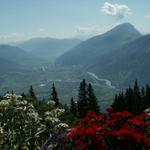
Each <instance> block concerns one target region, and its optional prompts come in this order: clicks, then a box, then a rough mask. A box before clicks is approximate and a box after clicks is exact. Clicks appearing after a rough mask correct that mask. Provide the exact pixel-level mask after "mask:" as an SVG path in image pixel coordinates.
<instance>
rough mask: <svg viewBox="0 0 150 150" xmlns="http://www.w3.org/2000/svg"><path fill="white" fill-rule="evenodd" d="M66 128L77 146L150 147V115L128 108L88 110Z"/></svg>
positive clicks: (103, 149)
mask: <svg viewBox="0 0 150 150" xmlns="http://www.w3.org/2000/svg"><path fill="white" fill-rule="evenodd" d="M78 121H79V124H80V125H78V126H75V127H72V128H70V129H68V133H67V135H68V138H69V140H71V141H73V142H74V145H75V149H76V150H107V149H111V150H116V149H118V150H126V149H128V150H136V149H150V115H148V114H144V113H143V114H140V115H133V114H131V113H129V112H127V111H124V112H116V113H113V112H111V113H109V114H98V115H97V114H96V113H94V112H88V113H87V115H86V116H85V117H84V118H81V119H79V120H78Z"/></svg>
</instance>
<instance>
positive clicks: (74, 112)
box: [70, 97, 77, 116]
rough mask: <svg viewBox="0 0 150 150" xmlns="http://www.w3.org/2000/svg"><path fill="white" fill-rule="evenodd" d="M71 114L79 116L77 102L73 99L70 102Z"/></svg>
mask: <svg viewBox="0 0 150 150" xmlns="http://www.w3.org/2000/svg"><path fill="white" fill-rule="evenodd" d="M70 112H71V113H72V114H73V115H74V116H76V114H77V105H76V103H75V101H74V100H73V97H72V98H71V100H70Z"/></svg>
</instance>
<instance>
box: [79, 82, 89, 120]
mask: <svg viewBox="0 0 150 150" xmlns="http://www.w3.org/2000/svg"><path fill="white" fill-rule="evenodd" d="M87 111H88V101H87V84H86V81H85V80H83V81H82V82H81V83H80V87H79V95H78V113H79V117H83V116H85V114H86V113H87Z"/></svg>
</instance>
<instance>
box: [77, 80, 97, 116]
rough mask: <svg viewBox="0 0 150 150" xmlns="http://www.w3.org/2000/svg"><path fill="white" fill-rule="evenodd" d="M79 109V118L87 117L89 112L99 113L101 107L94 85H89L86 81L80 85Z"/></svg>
mask: <svg viewBox="0 0 150 150" xmlns="http://www.w3.org/2000/svg"><path fill="white" fill-rule="evenodd" d="M77 107H78V115H79V117H83V116H85V114H86V113H87V112H88V111H95V112H97V113H99V106H98V102H97V98H96V96H95V94H94V90H93V88H92V85H91V84H89V85H87V83H86V81H85V80H83V81H82V82H81V83H80V87H79V96H78V102H77Z"/></svg>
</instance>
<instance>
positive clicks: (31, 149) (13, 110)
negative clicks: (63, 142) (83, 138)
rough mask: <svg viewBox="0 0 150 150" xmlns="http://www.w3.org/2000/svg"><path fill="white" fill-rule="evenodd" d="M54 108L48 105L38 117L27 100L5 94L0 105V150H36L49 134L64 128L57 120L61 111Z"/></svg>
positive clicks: (51, 102) (52, 104)
mask: <svg viewBox="0 0 150 150" xmlns="http://www.w3.org/2000/svg"><path fill="white" fill-rule="evenodd" d="M54 105H55V103H54V102H53V101H48V102H47V104H46V109H45V110H44V111H45V115H44V116H41V115H40V114H39V113H38V111H37V110H36V108H35V107H34V105H33V103H32V102H31V101H29V100H28V99H24V98H22V96H20V95H16V94H6V95H5V96H4V97H3V99H2V100H1V101H0V149H1V150H40V149H41V147H42V145H43V143H44V141H45V140H46V138H47V137H48V136H49V134H51V135H52V134H53V133H54V132H56V131H57V130H59V129H61V128H62V127H64V126H65V127H67V124H63V123H62V122H61V121H60V119H59V117H60V116H61V114H62V113H63V112H64V110H63V109H58V108H55V106H54Z"/></svg>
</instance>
